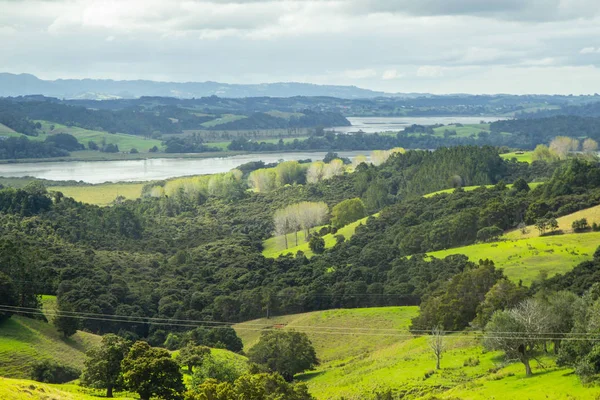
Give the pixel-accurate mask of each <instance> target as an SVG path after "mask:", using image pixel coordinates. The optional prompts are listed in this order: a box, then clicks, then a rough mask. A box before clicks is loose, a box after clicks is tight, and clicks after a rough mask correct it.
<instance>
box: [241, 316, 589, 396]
mask: <svg viewBox="0 0 600 400" xmlns="http://www.w3.org/2000/svg"><path fill="white" fill-rule="evenodd" d="M416 312H417V308H416V307H382V308H365V309H343V310H329V311H319V312H312V313H306V314H298V315H288V316H283V317H276V318H271V319H270V320H266V319H260V320H256V321H250V322H247V323H242V324H238V325H235V326H234V328H235V329H236V330H237V332H238V335H239V336H240V337H241V338H242V340H243V341H244V345H245V349H246V350H247V349H248V348H249V347H251V346H252V345H253V344H255V343H256V342H257V340H258V337H259V333H260V332H259V331H257V330H256V329H259V328H260V327H261V326H266V327H273V326H275V325H277V324H287V325H286V328H295V329H297V330H299V331H305V332H307V334H308V335H309V337H310V338H311V340H312V341H313V343H314V345H315V349H316V351H317V356H318V357H319V358H320V359H321V362H322V363H321V365H320V366H319V367H318V368H317V369H316V370H315V371H311V372H307V373H305V374H301V375H299V376H298V378H299V379H300V380H302V381H304V382H306V383H307V385H308V387H309V389H310V391H311V393H312V394H313V395H315V396H316V397H317V399H337V400H339V399H341V398H342V397H343V398H344V399H346V400H358V399H364V398H367V394H368V396H369V397H368V398H370V396H372V395H373V393H374V392H375V391H378V390H379V391H382V390H383V389H384V388H393V389H394V392H395V393H396V395H400V394H404V395H405V397H402V398H405V399H421V398H423V399H425V398H428V397H429V396H432V395H436V396H438V397H439V398H456V397H458V398H461V399H492V398H497V399H500V398H507V397H504V396H503V394H504V393H510V398H515V399H517V398H530V399H560V398H567V395H569V394H570V395H573V396H574V397H572V398H573V399H585V398H593V396H594V395H597V394H599V393H600V389H598V388H593V389H586V388H584V387H583V386H582V385H581V383H580V382H579V380H578V378H577V377H576V376H575V375H574V374H572V373H571V372H572V371H570V370H567V369H557V368H556V367H555V366H554V361H553V360H552V359H549V358H544V359H543V360H542V361H543V362H544V364H545V366H546V367H547V368H548V369H547V370H542V369H541V368H540V367H539V366H538V365H537V364H536V363H535V362H534V363H532V366H533V369H534V373H535V374H536V375H534V376H533V377H532V378H527V379H526V378H525V377H524V369H523V367H522V366H521V365H520V364H510V365H506V366H505V365H504V361H503V359H502V357H501V354H500V353H498V352H487V353H486V352H484V351H483V349H482V348H481V346H480V343H479V341H478V340H477V339H476V338H474V337H472V336H468V335H465V334H458V335H452V336H449V337H448V338H447V339H446V346H447V348H448V350H447V352H446V353H445V354H444V356H443V358H442V370H441V371H439V372H437V373H435V374H433V375H432V376H431V377H429V378H428V379H425V378H424V374H425V373H426V372H428V371H431V370H432V369H433V368H434V367H435V363H434V359H433V356H432V353H431V350H430V349H429V346H428V342H427V339H426V338H425V337H413V336H411V335H409V334H408V332H407V328H408V324H409V321H410V319H411V318H412V317H413V316H414V315H416ZM334 328H346V330H344V329H341V330H336V329H334ZM357 328H364V329H365V330H364V331H361V332H362V333H371V334H377V335H372V336H369V335H364V334H363V335H361V334H360V333H354V334H350V335H347V334H344V333H348V332H350V331H349V329H352V331H353V332H357ZM376 329H393V330H395V331H393V332H394V333H395V334H396V336H389V335H388V336H386V335H382V334H381V332H382V331H376ZM322 330H326V331H327V332H329V333H324V332H322ZM467 358H478V359H479V361H480V364H479V365H477V366H471V367H465V366H464V365H463V363H464V361H465V360H466V359H467ZM492 368H499V370H498V371H497V372H490V369H492ZM494 396H496V397H494ZM525 396H527V397H525Z"/></svg>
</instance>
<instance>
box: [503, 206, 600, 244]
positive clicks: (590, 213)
mask: <svg viewBox="0 0 600 400" xmlns="http://www.w3.org/2000/svg"><path fill="white" fill-rule="evenodd" d="M582 218H586V219H587V221H588V224H589V225H590V226H591V225H592V223H594V222H596V223H600V205H599V206H595V207H591V208H587V209H585V210H581V211H577V212H574V213H573V214H569V215H565V216H563V217H560V218H557V219H556V220H557V221H558V229H560V230H562V231H563V232H564V233H572V232H573V229H572V224H573V221H575V220H578V219H582ZM539 235H540V232H539V231H538V230H537V229H536V228H535V226H533V225H530V226H528V227H527V233H525V234H523V233H521V231H520V230H519V229H517V230H514V231H511V232H508V233H507V234H506V235H504V236H505V237H506V238H508V239H523V238H531V237H538V236H539Z"/></svg>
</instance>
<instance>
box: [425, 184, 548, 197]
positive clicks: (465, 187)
mask: <svg viewBox="0 0 600 400" xmlns="http://www.w3.org/2000/svg"><path fill="white" fill-rule="evenodd" d="M543 183H544V182H531V183H529V187H530V188H531V189H535V188H536V187H538V186H540V185H542V184H543ZM480 187H481V186H464V187H463V188H462V189H463V190H464V191H465V192H470V191H471V190H475V189H477V188H480ZM485 187H486V188H491V187H494V185H485ZM506 187H509V188H510V187H512V184H509V185H506ZM454 190H455V189H454V188H452V189H444V190H438V191H437V192H432V193H427V194H426V195H424V196H423V197H432V196H435V195H436V194H443V193H452V192H454Z"/></svg>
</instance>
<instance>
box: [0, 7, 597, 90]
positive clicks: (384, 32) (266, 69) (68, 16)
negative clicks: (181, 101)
mask: <svg viewBox="0 0 600 400" xmlns="http://www.w3.org/2000/svg"><path fill="white" fill-rule="evenodd" d="M0 72H13V73H21V72H27V73H32V74H35V75H37V76H38V77H40V78H43V79H56V78H112V79H152V80H166V81H207V80H212V81H220V82H228V83H262V82H281V81H298V82H311V83H320V84H343V85H356V86H360V87H365V88H370V89H375V90H383V91H387V92H431V93H457V92H461V93H565V94H568V93H573V94H579V93H594V92H600V0H291V1H261V0H254V1H251V0H237V1H233V0H212V1H203V0H43V1H38V0H35V1H34V0H0Z"/></svg>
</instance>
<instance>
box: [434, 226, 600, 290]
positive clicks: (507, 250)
mask: <svg viewBox="0 0 600 400" xmlns="http://www.w3.org/2000/svg"><path fill="white" fill-rule="evenodd" d="M599 244H600V232H590V233H579V234H568V235H555V236H544V237H532V238H528V239H518V240H507V241H500V242H495V243H480V244H473V245H470V246H464V247H457V248H454V249H448V250H441V251H434V252H430V253H427V255H428V256H430V257H436V258H444V257H446V256H449V255H451V254H464V255H466V256H467V257H469V259H470V260H471V261H474V262H477V261H479V260H481V259H486V258H487V259H490V260H493V261H494V263H495V264H496V267H498V268H503V269H504V273H505V274H506V276H508V277H509V278H510V279H512V280H513V281H519V280H522V281H523V283H524V284H529V283H531V282H532V281H533V280H534V279H535V278H536V277H537V276H538V275H539V273H540V272H541V271H544V272H546V273H547V274H548V276H549V277H550V276H553V275H556V274H558V273H565V272H568V271H570V270H571V269H573V267H575V266H576V265H577V264H579V263H581V262H582V261H585V260H589V259H591V258H592V255H593V254H594V251H595V250H596V248H597V247H598V245H599Z"/></svg>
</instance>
